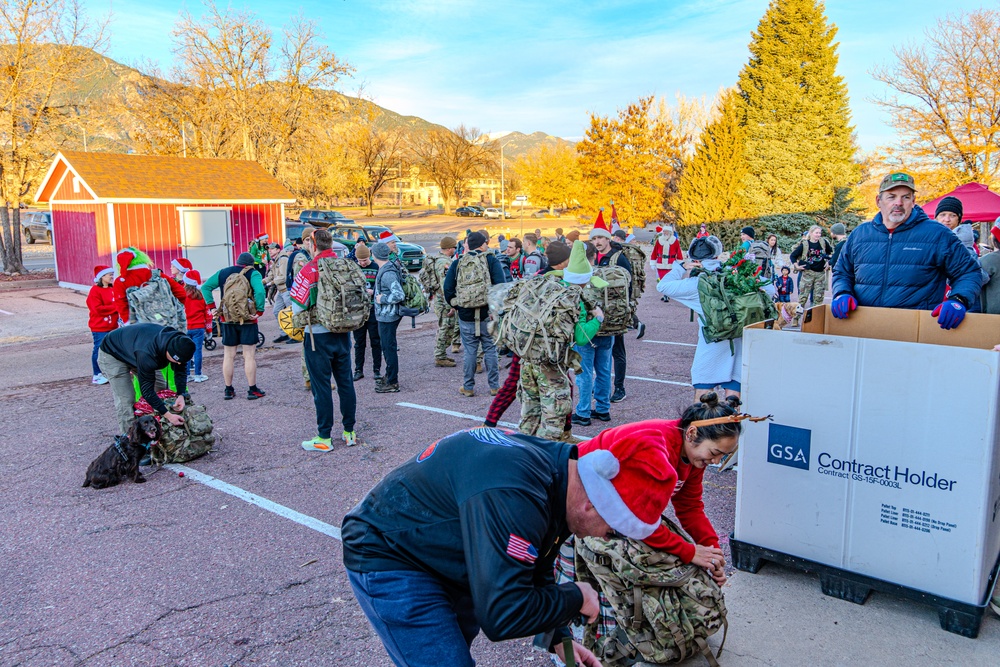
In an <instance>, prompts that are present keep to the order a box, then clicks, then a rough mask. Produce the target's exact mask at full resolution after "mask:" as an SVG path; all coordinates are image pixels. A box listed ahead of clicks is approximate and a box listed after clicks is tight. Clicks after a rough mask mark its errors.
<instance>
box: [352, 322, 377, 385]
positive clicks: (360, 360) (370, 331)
mask: <svg viewBox="0 0 1000 667" xmlns="http://www.w3.org/2000/svg"><path fill="white" fill-rule="evenodd" d="M369 340H370V341H371V346H372V370H373V371H374V372H375V375H378V374H379V373H380V372H381V371H382V341H381V339H380V338H379V335H378V321H377V320H376V319H375V307H374V306H372V310H371V312H370V313H368V321H367V322H365V326H363V327H361V328H360V329H357V330H356V331H355V332H354V370H356V371H363V370H364V369H365V344H366V342H367V341H369Z"/></svg>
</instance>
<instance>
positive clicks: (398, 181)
mask: <svg viewBox="0 0 1000 667" xmlns="http://www.w3.org/2000/svg"><path fill="white" fill-rule="evenodd" d="M396 200H397V201H398V202H399V217H400V218H402V217H403V158H399V175H398V178H397V179H396Z"/></svg>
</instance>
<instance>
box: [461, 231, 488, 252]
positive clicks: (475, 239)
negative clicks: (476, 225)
mask: <svg viewBox="0 0 1000 667" xmlns="http://www.w3.org/2000/svg"><path fill="white" fill-rule="evenodd" d="M465 240H466V241H467V242H468V245H469V250H476V249H478V248H480V247H482V245H483V244H484V243H486V235H485V234H483V233H482V232H472V233H471V234H469V236H468V237H467V238H466V239H465Z"/></svg>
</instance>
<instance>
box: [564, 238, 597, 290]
mask: <svg viewBox="0 0 1000 667" xmlns="http://www.w3.org/2000/svg"><path fill="white" fill-rule="evenodd" d="M592 275H594V267H593V266H591V265H590V262H588V261H587V244H585V243H584V242H583V241H573V249H572V250H570V251H569V264H568V265H566V268H565V269H563V280H565V281H566V282H568V283H570V284H573V285H586V284H587V283H589V282H590V277H591V276H592Z"/></svg>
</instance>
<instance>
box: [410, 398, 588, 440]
mask: <svg viewBox="0 0 1000 667" xmlns="http://www.w3.org/2000/svg"><path fill="white" fill-rule="evenodd" d="M396 405H398V406H401V407H404V408H413V409H414V410H426V411H427V412H436V413H438V414H441V415H448V416H450V417H458V418H459V419H470V420H472V421H476V422H479V423H480V424H482V423H483V422H484V421H486V418H485V417H477V416H476V415H468V414H465V413H464V412H455V411H454V410H445V409H443V408H432V407H431V406H429V405H420V404H419V403H396ZM497 426H506V427H507V428H514V429H516V428H517V427H518V425H517V424H514V423H511V422H497ZM572 435H573V437H575V438H580V439H581V440H589V439H590V438H588V437H587V436H585V435H577V434H576V433H573V434H572Z"/></svg>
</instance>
